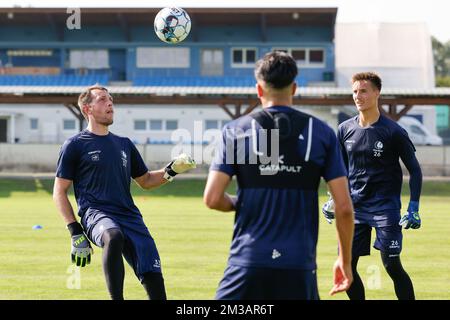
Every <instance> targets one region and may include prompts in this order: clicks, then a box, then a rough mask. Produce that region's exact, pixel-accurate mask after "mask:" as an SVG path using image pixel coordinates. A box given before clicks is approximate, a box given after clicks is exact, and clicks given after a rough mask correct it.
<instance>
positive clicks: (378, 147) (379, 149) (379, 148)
mask: <svg viewBox="0 0 450 320" xmlns="http://www.w3.org/2000/svg"><path fill="white" fill-rule="evenodd" d="M383 147H384V144H383V142H381V141H379V140H377V142H375V144H374V149H373V156H374V157H381V155H382V154H383Z"/></svg>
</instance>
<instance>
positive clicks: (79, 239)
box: [53, 177, 93, 267]
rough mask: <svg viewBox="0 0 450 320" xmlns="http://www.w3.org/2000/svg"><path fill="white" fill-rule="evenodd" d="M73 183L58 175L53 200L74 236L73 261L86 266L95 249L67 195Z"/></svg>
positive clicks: (80, 265)
mask: <svg viewBox="0 0 450 320" xmlns="http://www.w3.org/2000/svg"><path fill="white" fill-rule="evenodd" d="M71 185H72V180H68V179H63V178H59V177H56V178H55V184H54V186H53V201H54V202H55V205H56V208H57V209H58V212H59V213H60V215H61V216H62V218H63V220H64V222H65V223H66V225H67V229H68V230H69V232H70V235H71V237H72V250H71V257H72V262H73V263H75V264H76V265H77V266H79V267H84V266H86V265H87V264H89V263H90V262H91V255H92V254H93V250H92V247H91V244H90V243H89V240H88V239H87V237H86V235H85V234H84V231H83V227H82V226H81V224H80V223H79V222H78V221H77V219H76V218H75V214H74V212H73V208H72V205H71V203H70V201H69V197H68V196H67V192H68V190H69V188H70V186H71Z"/></svg>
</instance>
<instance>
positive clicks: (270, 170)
mask: <svg viewBox="0 0 450 320" xmlns="http://www.w3.org/2000/svg"><path fill="white" fill-rule="evenodd" d="M283 159H284V155H280V157H279V158H278V164H262V165H260V166H259V171H260V172H261V174H271V175H272V174H277V173H278V172H290V173H299V172H300V170H301V169H302V166H287V165H284V160H283Z"/></svg>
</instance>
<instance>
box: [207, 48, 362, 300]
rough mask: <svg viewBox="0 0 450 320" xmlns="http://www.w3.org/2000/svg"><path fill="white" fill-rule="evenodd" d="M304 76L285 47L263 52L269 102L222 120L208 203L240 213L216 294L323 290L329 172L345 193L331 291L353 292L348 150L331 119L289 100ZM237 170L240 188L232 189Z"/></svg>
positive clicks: (263, 86) (264, 96)
mask: <svg viewBox="0 0 450 320" xmlns="http://www.w3.org/2000/svg"><path fill="white" fill-rule="evenodd" d="M296 75H297V65H296V62H295V61H294V60H293V58H292V57H290V56H289V55H287V54H286V53H283V52H272V53H268V54H267V55H265V56H264V57H263V58H262V59H261V60H259V61H258V62H257V64H256V68H255V77H256V80H257V85H256V87H257V92H258V97H259V98H260V100H261V103H262V106H263V111H260V112H256V113H253V114H250V115H246V116H243V117H241V118H238V119H236V120H234V121H232V122H230V123H229V124H227V125H226V126H225V127H224V129H223V135H222V136H223V139H222V141H221V143H220V147H219V148H218V149H217V150H216V151H217V152H216V157H215V159H214V160H213V163H212V164H211V168H210V173H209V176H208V181H207V184H206V187H205V193H204V202H205V203H206V205H207V206H208V207H209V208H211V209H216V210H220V211H234V210H235V211H236V217H235V224H234V232H233V240H232V243H231V250H230V256H229V260H228V266H227V268H226V270H225V273H224V276H223V279H222V281H221V282H220V284H219V288H218V290H217V294H216V299H318V298H319V295H318V290H317V280H316V244H317V237H318V186H319V183H320V178H321V177H323V178H324V179H325V180H326V181H327V183H328V185H329V188H330V190H331V193H332V194H333V196H335V197H337V198H338V199H339V200H337V202H338V204H337V207H338V209H337V211H338V212H339V213H338V215H339V225H338V239H339V243H340V256H339V258H338V259H337V261H336V264H335V267H334V276H335V278H334V281H335V283H334V287H333V288H332V290H331V292H330V293H331V294H334V293H336V292H340V291H345V290H346V289H347V288H348V287H349V285H350V283H351V281H352V274H351V268H350V262H351V257H350V255H351V239H352V236H353V208H352V205H351V199H350V197H349V193H348V180H347V178H346V170H345V167H344V164H343V160H342V155H341V153H340V150H339V146H338V144H337V139H336V136H335V134H334V132H333V131H332V129H331V128H329V127H328V126H327V125H326V124H325V123H323V122H322V121H320V120H318V119H316V118H314V117H312V116H310V115H307V114H305V113H302V112H300V111H297V110H295V109H293V108H291V105H292V97H293V95H294V94H295V91H296V84H295V82H294V79H295V77H296ZM265 133H267V135H266V137H264V134H265ZM266 142H267V143H266ZM277 149H278V150H277ZM234 175H235V176H236V177H237V182H238V192H237V197H236V196H230V195H229V194H227V193H225V190H226V188H227V186H228V185H229V183H230V181H231V178H232V177H233V176H234Z"/></svg>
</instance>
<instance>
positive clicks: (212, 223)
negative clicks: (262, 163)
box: [0, 179, 450, 300]
mask: <svg viewBox="0 0 450 320" xmlns="http://www.w3.org/2000/svg"><path fill="white" fill-rule="evenodd" d="M52 185H53V181H51V180H39V179H34V180H33V179H29V180H7V179H4V180H0V208H1V211H0V226H1V227H2V232H1V233H0V257H1V260H2V262H1V264H0V299H89V300H92V299H108V298H109V297H108V294H107V291H106V286H105V282H104V276H103V271H102V267H101V249H100V248H94V249H95V254H94V256H93V260H92V263H91V265H89V266H88V267H87V268H83V269H79V268H73V267H72V266H71V263H70V258H69V250H70V240H69V234H68V231H67V230H66V229H65V228H64V224H63V221H62V219H61V218H60V217H59V216H58V214H57V212H56V209H55V207H54V204H53V202H52V198H51V190H52ZM203 188H204V181H201V180H192V181H187V180H178V181H175V182H174V183H171V184H169V185H166V186H163V187H161V188H160V189H158V190H154V191H152V192H148V191H143V190H140V189H138V188H137V187H135V186H133V195H134V199H135V202H136V204H137V206H138V207H139V208H140V210H141V212H142V213H143V216H144V218H145V221H146V223H147V226H148V227H149V229H150V232H151V233H152V235H153V237H154V238H155V240H156V244H157V246H158V249H159V252H160V255H161V259H162V266H163V273H164V278H165V281H166V289H167V294H168V298H169V299H194V300H196V299H213V298H214V294H215V290H216V288H217V284H218V283H219V281H220V279H221V277H222V274H223V270H224V268H225V265H226V261H227V256H228V249H229V245H230V240H231V236H232V227H233V220H234V216H233V214H232V213H221V212H215V211H212V210H209V209H207V208H206V207H205V206H204V205H203V203H202V200H201V196H202V193H203ZM234 188H235V185H232V186H231V187H230V190H231V191H233V190H234ZM407 192H408V188H407V186H405V188H404V195H403V203H406V202H407V200H408V199H407ZM320 194H321V199H320V202H321V203H323V202H324V201H325V200H326V197H325V190H324V187H323V186H321V192H320ZM71 200H72V203H73V204H74V199H73V197H71ZM449 209H450V184H449V183H447V182H426V183H425V184H424V188H423V196H422V200H421V214H422V219H423V225H422V228H421V229H419V230H407V231H405V233H404V249H403V254H402V261H403V264H404V267H405V269H406V270H407V271H408V273H409V274H410V276H411V278H412V280H413V283H414V286H415V291H416V297H417V298H418V299H450V287H449V285H448V284H449V283H450V215H449ZM320 221H321V224H320V232H319V244H318V250H317V251H318V252H317V254H318V281H319V290H320V294H321V298H322V299H347V297H346V295H345V294H339V295H336V296H334V297H330V296H328V294H327V292H328V290H329V289H330V288H331V283H332V275H331V267H332V264H333V262H334V259H335V257H336V240H335V239H336V237H335V229H334V225H333V226H329V225H328V224H327V223H326V222H325V221H324V219H322V217H321V219H320ZM36 224H40V225H42V226H43V229H41V230H32V226H33V225H36ZM373 236H374V234H373ZM373 236H372V238H373ZM126 270H127V273H126V278H125V298H127V299H145V297H146V295H145V292H144V290H143V288H142V287H141V285H140V284H139V282H138V281H137V279H136V277H135V275H134V273H133V272H132V270H131V268H130V267H129V266H128V265H127V266H126ZM359 271H360V275H361V277H362V279H363V281H364V283H365V284H366V296H367V298H368V299H395V294H394V289H393V285H392V282H391V280H390V279H389V277H388V276H387V274H386V272H385V271H384V269H383V266H382V264H381V259H380V256H379V252H378V251H376V250H372V255H371V256H369V257H363V258H361V259H360V264H359ZM70 272H79V274H80V276H81V277H80V285H81V288H80V289H69V288H68V284H69V287H70V285H72V287H73V285H74V284H73V283H72V282H71V280H73V279H74V278H75V277H74V276H73V273H70Z"/></svg>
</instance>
